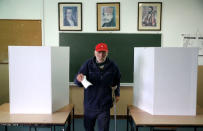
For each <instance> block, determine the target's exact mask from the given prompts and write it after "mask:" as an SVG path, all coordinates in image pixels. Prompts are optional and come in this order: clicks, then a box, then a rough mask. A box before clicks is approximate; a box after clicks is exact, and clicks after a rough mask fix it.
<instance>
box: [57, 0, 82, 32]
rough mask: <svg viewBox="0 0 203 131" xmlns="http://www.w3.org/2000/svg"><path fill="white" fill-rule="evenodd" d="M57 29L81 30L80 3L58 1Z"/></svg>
mask: <svg viewBox="0 0 203 131" xmlns="http://www.w3.org/2000/svg"><path fill="white" fill-rule="evenodd" d="M58 22H59V31H82V3H58Z"/></svg>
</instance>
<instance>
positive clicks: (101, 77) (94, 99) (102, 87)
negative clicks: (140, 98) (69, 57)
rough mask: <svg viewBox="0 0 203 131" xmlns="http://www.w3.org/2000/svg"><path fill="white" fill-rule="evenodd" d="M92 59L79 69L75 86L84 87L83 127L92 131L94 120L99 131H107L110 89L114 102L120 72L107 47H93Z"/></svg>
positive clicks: (117, 90)
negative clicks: (109, 56) (113, 94)
mask: <svg viewBox="0 0 203 131" xmlns="http://www.w3.org/2000/svg"><path fill="white" fill-rule="evenodd" d="M94 55H95V56H94V57H93V58H91V59H89V60H87V61H86V62H85V63H84V64H83V65H82V67H81V68H80V70H79V72H78V74H77V76H76V78H75V84H77V85H78V86H80V87H81V86H84V87H85V89H84V127H85V130H86V131H94V126H95V122H96V120H97V121H98V129H99V131H109V124H110V108H111V107H112V106H113V100H112V87H115V86H116V87H117V88H116V90H115V96H116V101H118V100H119V96H120V77H121V75H120V71H119V69H118V67H117V66H116V64H115V63H114V62H113V61H111V60H110V59H109V58H108V57H107V56H108V47H107V45H106V44H105V43H99V44H97V45H96V47H95V51H94Z"/></svg>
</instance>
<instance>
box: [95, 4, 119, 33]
mask: <svg viewBox="0 0 203 131" xmlns="http://www.w3.org/2000/svg"><path fill="white" fill-rule="evenodd" d="M119 30H120V2H114V3H97V31H119Z"/></svg>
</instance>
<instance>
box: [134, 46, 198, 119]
mask: <svg viewBox="0 0 203 131" xmlns="http://www.w3.org/2000/svg"><path fill="white" fill-rule="evenodd" d="M197 67H198V49H197V48H178V47H177V48H176V47H172V48H161V47H156V48H153V47H149V48H134V88H133V89H134V105H135V106H137V107H138V108H141V109H142V110H144V111H146V112H149V113H150V114H153V115H196V94H197V93H196V92H197Z"/></svg>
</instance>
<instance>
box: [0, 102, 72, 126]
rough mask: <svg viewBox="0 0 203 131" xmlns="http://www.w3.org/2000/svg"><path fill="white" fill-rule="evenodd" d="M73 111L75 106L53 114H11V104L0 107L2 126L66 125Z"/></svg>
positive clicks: (0, 122)
mask: <svg viewBox="0 0 203 131" xmlns="http://www.w3.org/2000/svg"><path fill="white" fill-rule="evenodd" d="M72 110H73V104H68V105H67V106H65V107H63V108H61V109H59V110H57V111H56V112H53V113H52V114H10V112H9V103H5V104H2V105H1V106H0V124H50V125H64V124H65V122H66V120H67V118H68V116H69V115H70V113H71V111H72Z"/></svg>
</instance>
